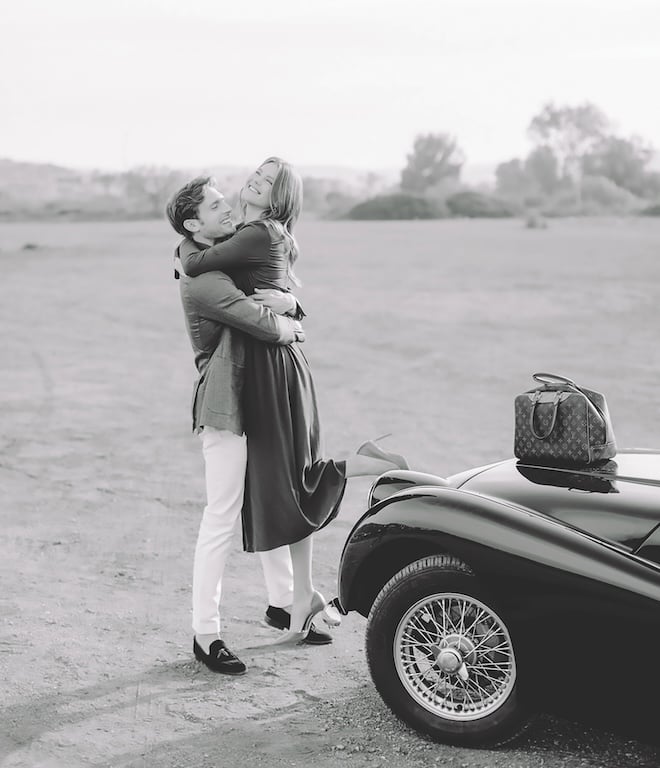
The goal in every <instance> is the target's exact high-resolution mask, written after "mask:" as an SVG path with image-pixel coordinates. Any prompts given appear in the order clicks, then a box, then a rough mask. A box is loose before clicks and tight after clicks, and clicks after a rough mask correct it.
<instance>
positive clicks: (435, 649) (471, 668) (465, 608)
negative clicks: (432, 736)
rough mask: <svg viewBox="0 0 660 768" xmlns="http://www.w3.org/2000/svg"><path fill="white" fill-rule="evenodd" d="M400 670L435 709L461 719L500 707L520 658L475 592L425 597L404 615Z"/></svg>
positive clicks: (398, 644)
mask: <svg viewBox="0 0 660 768" xmlns="http://www.w3.org/2000/svg"><path fill="white" fill-rule="evenodd" d="M393 656H394V662H395V666H396V672H397V674H398V676H399V679H400V680H401V683H402V685H403V687H404V688H405V689H406V691H407V692H408V694H409V695H410V696H411V697H412V698H413V700H414V701H416V702H417V703H418V704H419V705H420V706H422V707H423V708H424V709H426V710H427V711H429V712H431V713H432V714H434V715H436V716H438V717H442V718H445V719H448V720H452V721H456V722H465V721H471V720H478V719H480V718H483V717H486V716H487V715H489V714H491V713H493V712H495V711H496V710H497V709H498V708H499V707H501V706H502V705H503V704H504V702H505V701H506V700H507V698H508V697H509V695H510V694H511V692H512V690H513V688H514V686H515V682H516V663H515V657H514V653H513V645H512V643H511V637H510V636H509V632H508V630H507V628H506V626H505V624H504V622H503V621H502V620H501V619H500V617H499V616H498V615H497V614H496V613H495V611H493V610H492V608H489V607H488V606H487V605H485V604H484V603H482V602H481V601H480V600H477V599H476V598H475V597H473V596H471V595H466V594H460V593H458V592H443V593H437V594H432V595H428V596H425V597H423V598H422V599H421V600H418V601H417V602H416V603H415V604H414V605H412V606H411V607H410V608H409V609H408V610H407V611H406V612H405V614H404V615H403V616H402V618H401V620H400V621H399V623H398V626H397V627H396V631H395V633H394V641H393Z"/></svg>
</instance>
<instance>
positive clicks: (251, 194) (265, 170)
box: [243, 162, 278, 210]
mask: <svg viewBox="0 0 660 768" xmlns="http://www.w3.org/2000/svg"><path fill="white" fill-rule="evenodd" d="M277 171H278V166H277V163H273V162H270V163H264V164H263V165H260V166H259V167H258V168H257V170H256V171H255V172H254V173H252V174H251V175H250V176H249V177H248V180H247V181H246V182H245V186H244V187H243V201H244V202H245V203H248V204H249V205H253V206H255V208H262V209H264V210H266V209H268V208H270V197H271V193H272V191H273V182H274V181H275V177H276V176H277Z"/></svg>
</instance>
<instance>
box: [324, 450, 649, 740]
mask: <svg viewBox="0 0 660 768" xmlns="http://www.w3.org/2000/svg"><path fill="white" fill-rule="evenodd" d="M422 582H423V586H422ZM338 586H339V597H338V603H339V605H340V607H341V609H342V610H343V611H345V612H348V611H357V612H359V613H361V614H362V615H363V616H366V617H369V626H368V629H367V651H368V657H369V664H370V669H371V672H372V676H373V677H374V681H375V683H376V686H377V687H378V689H379V691H380V692H381V695H383V698H384V699H385V700H386V701H387V703H388V704H389V705H390V706H391V707H392V709H394V711H395V712H396V713H397V714H398V715H400V716H401V717H402V718H403V719H404V720H406V721H407V722H409V723H410V724H411V725H413V726H414V727H416V728H419V729H420V730H423V731H425V732H427V733H429V734H431V735H432V736H434V737H435V738H438V739H441V740H444V741H449V742H454V743H468V744H482V743H483V744H486V743H494V742H497V741H502V740H505V739H506V738H509V737H510V736H511V735H512V734H513V733H514V732H515V731H517V730H520V726H521V724H523V723H524V722H525V721H526V718H527V714H528V713H529V712H530V711H532V710H533V709H536V708H539V707H541V708H556V707H557V706H559V707H560V708H561V709H562V710H564V711H565V712H567V713H569V714H573V715H582V714H584V713H586V712H593V711H595V708H597V707H598V706H599V705H603V703H606V705H607V706H606V708H609V709H610V710H611V711H612V713H613V712H615V711H616V710H617V708H624V709H627V711H628V713H630V712H631V711H632V709H631V707H634V705H635V704H636V703H637V702H639V701H640V694H643V693H644V691H643V688H644V686H645V685H646V686H649V685H651V684H652V681H657V682H660V660H659V659H660V654H659V653H658V650H657V646H658V642H659V640H660V451H646V450H644V451H641V450H640V451H625V452H621V453H619V455H617V457H616V460H613V461H612V460H611V461H608V462H605V463H603V464H601V465H599V466H596V467H590V468H586V469H571V468H562V467H539V466H532V465H527V464H522V463H520V462H516V461H515V460H507V461H502V462H498V463H496V464H492V465H489V466H486V467H480V468H477V469H473V470H470V471H467V472H463V473H461V474H457V475H454V476H452V477H449V478H447V479H443V478H438V477H434V476H430V475H423V474H420V473H415V472H409V471H396V472H389V473H387V474H386V475H383V476H382V477H380V478H379V479H378V480H377V481H376V483H375V484H374V486H373V487H372V490H371V492H370V498H369V508H368V510H367V512H366V513H365V514H364V515H363V516H362V518H361V519H360V520H359V521H358V523H357V524H356V525H355V527H354V528H353V530H352V531H351V533H350V535H349V537H348V539H347V542H346V545H345V547H344V551H343V554H342V558H341V563H340V569H339V580H338ZM395 593H396V594H395ZM447 595H449V596H450V597H446V596H447ZM443 596H444V597H443ZM452 596H453V597H452ZM452 600H453V602H451V601H452ZM415 606H417V607H416V608H415ZM413 608H414V610H413ZM449 610H451V611H453V612H454V618H453V619H451V618H450V617H449V615H448V613H447V611H449ZM415 611H416V613H415ZM461 611H462V612H463V614H464V615H463V616H462V618H461V619H460V621H461V622H462V624H461V623H460V622H459V618H457V617H458V614H459V613H460V612H461ZM388 612H389V614H396V615H388ZM438 616H440V617H441V618H438ZM443 616H444V617H445V618H446V620H445V621H444V623H443V620H441V619H442V617H443ZM466 616H471V617H473V619H474V622H475V625H479V622H481V625H483V626H481V628H480V630H479V631H480V632H481V635H478V633H477V635H475V631H474V630H473V637H472V639H471V640H470V641H469V642H468V635H469V632H468V625H469V622H468V621H467V619H466ZM404 618H405V621H406V622H408V624H407V629H405V630H404V629H402V624H401V622H402V621H403V620H404ZM397 622H399V623H398V624H397ZM420 622H421V623H420ZM424 622H426V623H424ZM489 622H490V623H489ZM431 626H433V630H432V631H431ZM448 627H449V628H450V629H451V631H449V630H448ZM461 627H462V629H461ZM489 627H490V628H489ZM463 630H465V631H464V632H463ZM406 632H407V633H408V634H406ZM402 633H403V634H402ZM411 633H412V634H411ZM462 633H463V634H462ZM498 633H499V634H498ZM431 635H433V637H431ZM463 635H464V637H463ZM487 636H488V637H490V638H491V640H490V644H491V650H489V654H488V655H487V656H484V657H483V658H482V659H481V661H479V658H478V655H479V653H480V643H481V644H483V642H484V641H483V639H480V638H484V637H487ZM411 638H412V640H411ZM475 638H476V639H475ZM498 644H499V645H498ZM496 645H497V648H499V647H500V646H501V648H503V649H506V652H507V654H508V655H507V656H506V658H505V656H504V655H502V656H498V655H497V654H498V653H499V651H498V650H497V648H496ZM413 646H414V654H413V651H412V650H411V648H413ZM475 649H476V650H475ZM481 650H483V648H481ZM470 660H471V661H472V662H473V667H472V668H471V666H470ZM480 664H481V666H482V670H481V671H479V665H480ZM387 667H391V669H387ZM459 669H460V670H461V675H462V676H464V677H465V680H464V681H462V680H461V679H459V678H458V677H457V675H458V670H459ZM471 670H472V671H471ZM489 670H497V674H500V672H501V680H500V681H499V682H498V680H497V679H495V678H492V679H491V676H490V672H489ZM470 675H472V677H470ZM480 675H485V676H484V677H481V676H480ZM415 676H416V677H415ZM419 680H421V681H422V683H423V684H422V683H419ZM505 683H506V684H505ZM466 686H468V687H470V690H467V689H466V690H464V688H465V687H466ZM498 686H499V688H500V690H499V692H494V693H492V695H491V694H490V693H489V692H490V691H491V688H493V691H494V690H495V689H496V688H498ZM475 691H476V693H475ZM479 691H482V693H481V694H479ZM496 693H497V695H496ZM487 694H488V695H487ZM480 695H481V697H482V701H480V700H479V696H480ZM450 697H451V700H450ZM497 697H499V698H497ZM642 697H643V696H642ZM457 702H458V703H457ZM498 702H499V703H498ZM601 708H602V706H601ZM468 709H470V710H471V712H470V713H469V714H468V712H467V710H468ZM482 714H483V716H481V715H482ZM641 716H644V709H643V708H642V712H641Z"/></svg>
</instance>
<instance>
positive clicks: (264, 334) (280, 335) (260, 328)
mask: <svg viewBox="0 0 660 768" xmlns="http://www.w3.org/2000/svg"><path fill="white" fill-rule="evenodd" d="M183 290H185V291H187V292H188V294H189V296H190V297H191V298H192V299H193V301H194V302H195V305H196V307H197V310H198V311H199V313H200V315H202V316H203V317H206V318H207V319H209V320H215V321H216V322H219V323H223V324H224V325H229V326H231V327H232V328H236V329H238V330H239V331H243V332H244V333H247V334H248V335H250V336H254V338H256V339H259V340H260V341H265V342H268V343H270V344H291V343H292V342H294V341H304V338H305V337H304V333H303V331H302V326H301V325H300V323H299V322H298V321H297V320H294V319H292V318H289V317H282V316H280V315H276V314H275V313H274V312H272V311H271V310H270V309H268V308H266V307H263V306H260V305H259V304H257V303H255V302H254V301H252V299H251V298H249V297H248V296H246V295H245V294H244V293H243V291H241V290H239V289H238V288H237V287H236V286H235V285H234V283H233V281H232V280H231V279H230V278H229V277H228V276H227V275H225V274H224V273H223V272H210V273H208V274H204V275H200V276H199V277H196V278H195V279H193V280H187V281H186V283H185V285H184V287H183Z"/></svg>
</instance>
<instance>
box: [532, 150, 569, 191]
mask: <svg viewBox="0 0 660 768" xmlns="http://www.w3.org/2000/svg"><path fill="white" fill-rule="evenodd" d="M525 175H526V176H527V178H528V179H529V180H530V182H532V184H533V185H534V186H535V187H536V189H537V190H538V191H539V192H540V193H541V195H542V196H544V197H550V196H551V195H554V193H555V192H557V190H558V189H559V187H560V186H561V175H560V173H559V163H558V162H557V158H556V156H555V153H554V152H553V150H552V148H551V147H549V146H544V147H536V149H534V150H532V152H530V153H529V155H528V156H527V159H526V160H525Z"/></svg>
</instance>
